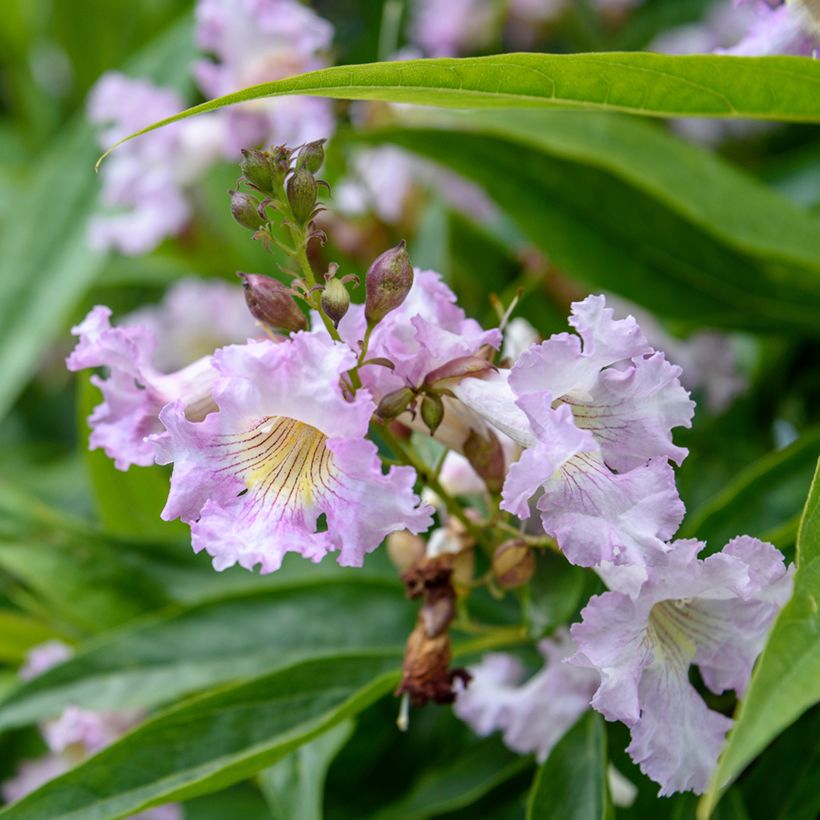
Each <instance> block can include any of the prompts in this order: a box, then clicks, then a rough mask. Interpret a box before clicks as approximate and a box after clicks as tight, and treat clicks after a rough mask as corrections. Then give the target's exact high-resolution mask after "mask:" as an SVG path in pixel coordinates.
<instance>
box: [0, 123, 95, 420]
mask: <svg viewBox="0 0 820 820" xmlns="http://www.w3.org/2000/svg"><path fill="white" fill-rule="evenodd" d="M95 153H96V145H95V140H94V136H93V132H92V130H91V128H90V126H88V125H87V124H86V123H85V122H84V121H83V120H82V119H78V121H76V122H75V123H74V124H73V125H70V126H69V127H67V128H65V129H63V131H62V132H61V134H60V138H59V139H58V140H57V141H56V142H55V143H54V145H53V147H51V148H50V149H49V150H48V151H47V153H46V155H45V156H40V157H38V158H37V162H36V170H35V171H34V173H33V177H32V178H31V179H30V180H29V181H28V184H27V185H26V188H25V189H24V190H23V191H22V192H21V193H20V195H19V199H18V201H17V202H16V203H15V206H14V208H13V210H12V211H11V213H10V215H9V217H8V219H7V220H6V223H5V226H4V230H3V233H2V235H0V373H2V374H3V377H2V379H0V417H2V416H3V415H5V412H6V411H7V410H8V408H9V407H10V405H11V403H12V402H13V401H14V399H15V398H16V397H17V394H18V392H19V391H20V389H21V388H22V386H23V385H24V384H25V382H26V380H27V379H28V378H29V376H30V375H31V372H32V371H33V370H34V368H35V367H36V366H37V364H38V362H39V360H40V356H41V354H42V352H43V351H44V350H45V349H46V347H47V346H48V345H49V344H50V342H51V341H52V340H53V339H54V338H55V337H56V336H57V335H58V334H59V333H62V332H63V329H64V326H65V323H66V322H67V321H68V319H69V317H70V315H71V311H72V310H73V309H74V307H75V305H76V304H77V302H79V300H80V299H81V298H82V296H83V294H84V293H85V291H86V290H87V289H88V288H89V287H90V286H91V284H92V283H93V282H94V280H95V279H96V278H97V276H98V274H99V273H100V271H101V270H102V266H103V263H104V257H103V256H102V255H101V254H99V253H95V252H93V251H91V250H90V248H89V247H88V242H87V239H86V228H87V222H88V219H89V216H90V214H91V210H92V207H93V205H94V203H95V201H96V193H97V189H98V186H99V182H98V180H97V179H96V178H95V176H94V174H93V173H92V172H91V168H92V164H93V162H94V155H95ZM57 180H59V184H58V183H57V182H56V181H57ZM44 231H47V232H48V237H47V239H45V238H44V236H43V232H44Z"/></svg>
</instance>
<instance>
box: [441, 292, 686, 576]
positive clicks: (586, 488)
mask: <svg viewBox="0 0 820 820" xmlns="http://www.w3.org/2000/svg"><path fill="white" fill-rule="evenodd" d="M570 324H571V325H572V326H573V327H574V328H575V329H576V330H577V332H578V335H573V334H567V333H560V334H555V335H554V336H552V337H551V338H550V339H548V340H547V341H545V342H542V343H541V344H540V345H536V346H534V347H532V348H531V349H530V350H529V351H527V352H526V353H524V354H523V355H522V356H521V357H520V358H519V359H518V361H517V362H516V363H515V365H514V366H513V368H512V369H511V370H509V371H500V372H497V373H492V374H489V375H487V376H485V377H484V378H480V379H479V378H470V379H464V380H463V381H462V382H460V383H459V384H458V385H456V386H455V387H453V388H452V389H453V392H454V393H455V395H456V396H457V397H458V399H459V400H460V401H461V402H462V403H463V404H464V405H466V406H467V407H468V408H469V409H470V410H471V411H472V412H473V413H476V414H478V415H480V416H482V417H483V418H484V419H485V420H486V421H487V422H488V423H490V424H492V425H493V426H494V427H495V428H496V429H498V430H499V431H501V432H502V433H505V434H506V435H508V436H509V437H510V438H511V439H512V440H513V441H514V442H515V443H516V444H518V445H519V446H520V447H521V448H522V454H521V457H520V458H519V460H518V461H517V462H516V463H514V464H513V465H512V466H511V467H510V469H509V472H508V475H507V478H506V481H505V483H504V489H503V494H502V504H501V506H502V508H503V509H505V510H507V511H509V512H511V513H513V514H515V515H517V516H518V517H519V518H521V519H526V518H528V517H529V515H530V500H531V499H533V498H537V499H538V501H537V506H538V509H539V510H540V512H541V523H542V525H543V527H544V529H545V531H546V532H547V534H549V535H551V536H552V537H554V538H555V539H556V541H557V542H558V544H559V546H560V547H561V549H562V550H563V551H564V553H565V555H566V556H567V558H568V559H569V560H570V561H571V562H573V563H575V564H579V565H581V566H588V567H596V568H598V569H599V570H601V571H602V572H605V573H606V577H607V580H608V582H609V583H611V584H617V585H619V586H623V588H629V589H630V590H631V591H632V592H635V591H636V589H637V588H638V587H639V586H640V583H642V582H643V581H644V580H645V579H646V575H647V572H646V566H647V564H649V563H651V562H652V560H653V559H654V558H655V557H656V556H657V555H659V554H662V553H663V552H665V551H666V550H667V549H668V546H667V545H666V543H665V541H666V540H667V539H668V538H670V537H671V536H672V535H673V534H674V532H675V530H676V529H677V527H678V525H679V524H680V521H681V519H682V517H683V505H682V503H681V502H680V499H679V497H678V494H677V489H676V487H675V480H674V474H673V472H672V468H671V467H670V466H669V461H673V462H675V463H678V464H679V463H680V462H681V461H682V460H683V458H684V457H685V456H686V450H685V449H683V448H681V447H678V446H676V445H675V444H674V443H673V441H672V433H671V431H672V428H674V427H677V426H689V424H690V420H691V417H692V413H693V408H694V405H693V403H692V402H691V401H690V399H689V396H688V393H687V392H686V391H685V390H684V389H683V387H681V384H680V381H679V376H680V368H677V367H674V366H672V365H670V364H669V363H668V362H667V361H666V359H665V358H664V356H663V354H662V353H659V352H657V351H655V350H654V349H653V348H652V347H651V346H650V345H649V343H648V342H647V340H646V338H645V337H644V335H643V333H642V332H641V330H640V328H639V327H638V325H637V323H636V322H635V320H634V319H633V318H632V317H628V318H627V319H623V320H615V319H614V318H613V315H612V310H611V309H610V308H607V307H606V305H605V300H604V298H603V297H602V296H590V297H588V298H586V299H585V300H583V301H582V302H576V303H574V304H573V306H572V316H571V318H570Z"/></svg>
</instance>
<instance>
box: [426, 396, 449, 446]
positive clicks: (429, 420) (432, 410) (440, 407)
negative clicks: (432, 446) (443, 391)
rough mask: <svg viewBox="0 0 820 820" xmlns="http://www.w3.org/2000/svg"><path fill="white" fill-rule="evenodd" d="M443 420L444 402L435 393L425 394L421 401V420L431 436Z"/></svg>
mask: <svg viewBox="0 0 820 820" xmlns="http://www.w3.org/2000/svg"><path fill="white" fill-rule="evenodd" d="M443 418H444V402H442V400H441V396H439V395H437V394H435V393H425V395H424V398H423V399H422V400H421V420H422V421H423V422H424V423H425V424H426V425H427V429H428V430H429V431H430V435H431V436H432V435H433V434H434V433H435V432H436V430H437V429H438V426H439V424H441V420H442V419H443Z"/></svg>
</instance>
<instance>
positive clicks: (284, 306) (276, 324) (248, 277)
mask: <svg viewBox="0 0 820 820" xmlns="http://www.w3.org/2000/svg"><path fill="white" fill-rule="evenodd" d="M237 276H239V278H240V279H241V280H242V287H243V288H244V289H245V301H246V302H247V304H248V310H249V311H250V312H251V315H252V316H253V317H254V319H256V320H257V321H259V322H261V323H262V324H263V325H266V326H267V327H269V328H271V329H272V330H284V331H287V332H293V331H297V330H306V329H307V319H305V314H304V313H302V311H301V310H299V306H298V305H297V304H296V302H294V301H293V296H292V295H291V292H290V289H289V288H287V287H285V285H283V284H282V283H281V282H279V281H278V280H277V279H273V278H272V277H270V276H264V275H262V274H261V273H237Z"/></svg>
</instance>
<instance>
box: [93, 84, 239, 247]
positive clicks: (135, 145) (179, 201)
mask: <svg viewBox="0 0 820 820" xmlns="http://www.w3.org/2000/svg"><path fill="white" fill-rule="evenodd" d="M183 108H185V105H184V103H183V101H182V99H181V98H180V97H178V96H177V94H176V93H175V92H173V91H171V90H170V89H167V88H162V87H159V86H155V85H152V84H151V83H149V82H147V81H146V80H139V79H132V78H130V77H126V76H125V75H123V74H118V73H115V72H110V73H108V74H105V75H103V77H101V78H100V80H99V81H98V82H97V84H96V85H95V86H94V88H93V89H92V91H91V94H90V96H89V100H88V118H89V120H90V121H91V122H92V123H95V124H98V125H105V126H107V127H106V128H105V129H104V130H103V131H101V133H100V145H101V146H102V147H103V148H110V147H111V146H112V145H113V144H114V143H115V142H117V141H118V140H120V139H122V138H123V137H126V136H127V135H129V134H131V133H133V132H134V131H137V130H139V129H140V128H142V127H144V126H146V125H149V124H151V123H152V122H155V121H157V120H160V119H164V118H165V117H169V116H171V115H173V114H176V113H177V112H178V111H181V110H182V109H183ZM225 139H226V131H225V123H224V121H223V120H222V119H221V118H220V117H218V116H217V115H206V116H203V117H195V118H193V119H190V120H185V121H184V122H180V123H176V124H174V125H171V126H168V127H166V128H162V129H160V130H158V131H154V132H152V133H150V134H146V135H145V136H142V137H138V138H137V139H135V140H133V141H132V142H129V143H127V144H126V145H124V146H122V147H121V148H119V149H118V150H117V151H116V152H115V153H114V154H113V155H112V156H111V157H109V159H108V160H107V161H106V162H105V164H104V165H103V168H102V181H103V188H102V196H101V200H102V204H103V205H104V206H106V207H108V208H110V209H111V213H105V214H102V215H99V216H96V217H94V218H93V219H92V221H91V224H90V226H89V242H90V244H91V246H92V247H93V248H96V249H99V250H108V249H111V248H115V249H117V250H119V251H121V252H122V253H125V254H128V255H132V256H136V255H139V254H143V253H147V252H149V251H151V250H153V249H154V248H155V247H156V246H157V245H158V244H159V243H160V242H161V241H162V240H163V239H165V238H166V237H168V236H175V235H176V234H178V233H180V232H181V231H182V229H183V228H184V227H185V226H186V225H187V223H188V221H189V219H190V216H191V208H190V204H189V202H188V197H187V188H188V187H189V186H190V185H191V184H192V183H193V182H194V181H196V180H197V179H198V178H199V176H200V175H201V173H202V170H203V169H204V168H205V167H206V166H207V165H209V164H211V163H212V162H213V161H214V160H215V159H217V158H218V157H219V156H221V155H222V153H223V152H224V148H223V146H224V143H225Z"/></svg>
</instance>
